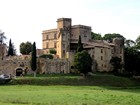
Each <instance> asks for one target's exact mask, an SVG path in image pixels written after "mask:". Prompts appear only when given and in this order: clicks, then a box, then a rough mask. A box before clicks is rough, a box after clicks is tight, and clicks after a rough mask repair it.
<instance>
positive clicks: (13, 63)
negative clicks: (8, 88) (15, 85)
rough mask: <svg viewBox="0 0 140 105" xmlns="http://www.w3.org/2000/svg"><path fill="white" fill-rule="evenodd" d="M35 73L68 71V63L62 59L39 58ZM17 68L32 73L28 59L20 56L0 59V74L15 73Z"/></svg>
mask: <svg viewBox="0 0 140 105" xmlns="http://www.w3.org/2000/svg"><path fill="white" fill-rule="evenodd" d="M37 65H38V68H37V73H40V74H47V73H70V63H69V61H68V60H66V59H65V60H63V59H51V60H50V59H44V58H39V59H38V61H37ZM17 68H21V69H22V70H23V74H24V73H25V72H26V73H27V74H31V73H33V71H32V70H31V67H30V59H21V57H7V58H5V59H4V60H0V74H7V75H10V74H11V75H14V76H15V75H16V70H17Z"/></svg>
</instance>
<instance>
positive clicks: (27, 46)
mask: <svg viewBox="0 0 140 105" xmlns="http://www.w3.org/2000/svg"><path fill="white" fill-rule="evenodd" d="M31 51H32V43H31V42H28V41H27V42H26V43H24V42H22V43H21V44H20V53H21V54H23V55H28V54H30V53H31Z"/></svg>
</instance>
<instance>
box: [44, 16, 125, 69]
mask: <svg viewBox="0 0 140 105" xmlns="http://www.w3.org/2000/svg"><path fill="white" fill-rule="evenodd" d="M79 35H80V36H81V40H82V43H83V46H84V49H85V50H87V51H88V52H89V54H90V55H91V57H92V59H93V70H95V69H97V70H99V71H110V70H112V66H111V65H110V59H111V58H112V57H113V56H117V57H120V58H121V59H122V62H123V60H124V55H123V54H124V42H123V39H120V38H115V39H114V40H113V42H112V43H108V42H107V41H103V40H92V39H91V27H90V26H85V25H72V20H71V19H70V18H59V19H57V28H56V29H51V30H44V31H43V32H42V39H43V41H42V43H43V44H42V45H43V53H44V54H48V53H49V50H50V49H55V50H56V51H57V55H58V57H59V58H61V59H69V61H70V65H71V66H72V65H73V64H72V63H73V60H74V55H75V51H76V49H77V43H78V38H79Z"/></svg>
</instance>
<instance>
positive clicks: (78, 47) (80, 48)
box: [77, 35, 83, 52]
mask: <svg viewBox="0 0 140 105" xmlns="http://www.w3.org/2000/svg"><path fill="white" fill-rule="evenodd" d="M81 51H83V44H82V42H81V36H80V35H79V40H78V46H77V52H81Z"/></svg>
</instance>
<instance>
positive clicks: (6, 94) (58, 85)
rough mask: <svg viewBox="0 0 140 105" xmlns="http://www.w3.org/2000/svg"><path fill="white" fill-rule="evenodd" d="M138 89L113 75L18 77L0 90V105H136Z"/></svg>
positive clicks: (138, 96)
mask: <svg viewBox="0 0 140 105" xmlns="http://www.w3.org/2000/svg"><path fill="white" fill-rule="evenodd" d="M109 80H110V81H109ZM139 87H140V84H139V82H136V81H133V80H130V79H128V78H123V77H116V76H113V75H96V76H94V77H90V78H86V79H85V78H81V77H79V76H68V75H65V76H60V75H58V76H57V75H53V76H49V75H47V77H46V76H38V77H37V78H32V77H22V78H17V79H14V80H13V81H11V82H10V83H9V84H7V85H2V86H0V105H139V104H140V88H139Z"/></svg>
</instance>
